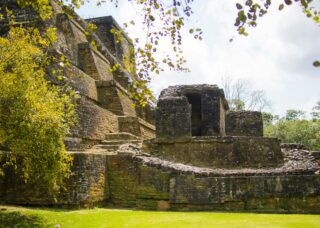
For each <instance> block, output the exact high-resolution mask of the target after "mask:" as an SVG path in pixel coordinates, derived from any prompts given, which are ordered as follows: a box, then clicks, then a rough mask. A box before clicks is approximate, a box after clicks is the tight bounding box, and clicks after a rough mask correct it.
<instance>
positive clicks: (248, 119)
mask: <svg viewBox="0 0 320 228" xmlns="http://www.w3.org/2000/svg"><path fill="white" fill-rule="evenodd" d="M226 134H227V135H228V136H256V137H262V136H263V122H262V114H261V112H255V111H228V112H227V113H226Z"/></svg>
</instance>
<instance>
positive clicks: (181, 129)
mask: <svg viewBox="0 0 320 228" xmlns="http://www.w3.org/2000/svg"><path fill="white" fill-rule="evenodd" d="M190 115H191V108H190V105H189V103H188V100H187V98H186V97H168V98H165V99H160V100H159V101H158V104H157V108H156V138H157V140H159V141H172V140H174V141H185V140H189V139H190V138H191V116H190Z"/></svg>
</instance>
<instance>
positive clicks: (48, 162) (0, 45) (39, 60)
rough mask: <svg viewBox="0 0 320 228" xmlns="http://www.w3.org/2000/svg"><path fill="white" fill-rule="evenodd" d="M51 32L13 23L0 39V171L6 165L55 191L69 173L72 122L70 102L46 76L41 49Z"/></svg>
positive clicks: (46, 61)
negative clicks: (67, 145) (68, 137)
mask: <svg viewBox="0 0 320 228" xmlns="http://www.w3.org/2000/svg"><path fill="white" fill-rule="evenodd" d="M54 39H55V35H54V31H51V30H50V29H49V30H48V31H47V32H46V33H45V35H44V34H42V35H41V34H40V31H39V30H38V29H35V28H32V29H25V28H22V27H16V26H11V28H10V31H9V33H8V34H7V36H5V37H0V75H1V77H0V144H1V145H2V147H4V149H5V150H9V151H10V153H2V154H1V157H0V160H1V164H2V165H1V166H0V174H3V171H5V169H7V168H11V169H14V170H15V171H16V173H17V174H18V175H19V176H21V177H22V178H23V180H25V181H26V182H29V183H30V184H39V185H41V186H45V187H47V188H48V190H49V191H51V192H57V191H58V190H59V189H60V187H61V186H62V185H63V181H64V179H65V178H66V177H67V176H68V173H69V164H70V162H71V159H70V157H69V156H68V155H67V153H66V150H65V146H64V142H63V139H64V137H65V136H66V135H67V134H68V132H69V129H70V127H71V126H72V125H73V124H74V123H75V120H76V119H75V112H74V105H73V102H72V99H73V98H72V96H70V93H66V91H63V90H64V89H65V87H64V86H59V87H58V86H55V85H53V84H52V83H50V81H48V80H47V79H46V75H47V73H46V70H47V66H48V65H49V64H50V63H51V58H50V56H48V55H47V54H46V53H45V51H46V50H47V49H48V48H49V46H50V44H51V42H54Z"/></svg>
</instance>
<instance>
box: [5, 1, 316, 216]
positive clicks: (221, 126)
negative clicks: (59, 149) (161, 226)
mask: <svg viewBox="0 0 320 228" xmlns="http://www.w3.org/2000/svg"><path fill="white" fill-rule="evenodd" d="M4 2H7V3H10V4H9V6H8V7H9V8H10V7H11V8H12V9H13V10H14V12H15V13H16V14H17V15H18V16H19V17H18V18H19V21H20V22H21V23H23V25H28V23H36V24H37V26H38V27H40V28H46V27H47V26H52V25H53V26H56V27H57V29H58V30H57V34H58V42H57V43H56V44H55V45H54V47H53V50H52V51H53V52H54V54H56V55H61V54H63V55H65V56H66V57H67V58H68V60H69V61H70V63H71V66H70V68H69V69H68V71H67V72H66V76H67V77H69V78H70V81H71V84H72V86H73V87H74V88H75V89H76V90H77V91H78V92H79V94H80V96H81V98H80V100H79V104H78V109H77V113H78V115H79V124H78V125H77V126H76V127H74V128H73V129H72V132H71V133H70V135H69V137H68V138H66V139H65V142H66V145H67V147H68V150H69V153H70V154H72V156H73V158H74V160H73V165H72V175H71V176H70V179H69V180H68V181H67V187H66V189H65V190H64V191H63V192H61V193H60V195H59V196H58V197H54V196H52V195H50V194H48V192H46V191H45V190H44V189H35V188H34V187H33V186H29V185H28V184H25V183H24V182H23V181H22V180H21V179H20V178H19V177H17V176H16V175H15V174H14V173H13V172H11V171H10V170H6V175H5V176H4V177H3V176H0V203H5V204H20V205H46V206H59V207H92V206H95V205H99V206H105V207H118V208H119V207H125V208H138V209H150V210H224V211H253V212H289V213H319V212H320V166H319V158H318V160H317V159H316V158H315V157H314V156H313V155H312V154H311V153H310V152H309V151H308V150H307V149H306V148H304V147H303V146H299V145H280V141H279V140H278V139H275V138H266V137H263V122H262V116H261V113H260V112H250V111H241V112H234V111H230V110H228V104H227V101H226V99H225V96H224V92H223V90H221V89H219V88H218V87H217V86H215V85H181V86H172V87H169V88H167V89H165V90H163V91H162V93H161V95H160V97H159V100H158V103H157V106H156V107H154V106H153V105H152V104H151V103H150V104H148V105H147V107H146V108H144V109H142V108H139V107H135V108H134V107H133V106H132V104H133V101H132V100H131V99H130V96H129V94H128V86H129V84H130V81H131V80H132V79H133V78H134V77H133V75H134V70H132V69H134V67H135V66H133V65H130V64H129V65H128V63H127V62H125V61H124V58H123V56H127V57H130V56H128V55H130V52H128V50H129V49H130V46H131V45H132V44H131V42H130V39H129V38H128V37H125V39H123V41H122V42H120V43H117V42H115V37H114V36H113V34H112V33H110V29H111V28H113V29H116V30H119V29H120V26H119V25H118V24H117V23H116V22H115V21H114V19H113V18H112V17H102V18H94V19H90V20H89V21H91V22H92V23H95V24H96V25H97V27H98V30H97V31H96V32H93V33H92V34H90V36H87V35H86V32H85V29H86V26H87V24H86V21H84V20H82V19H81V18H79V17H78V16H77V15H73V18H70V17H68V16H67V15H66V14H65V13H64V12H63V11H62V9H61V7H60V6H58V5H56V4H55V3H54V1H52V6H53V8H54V17H53V18H52V19H51V20H49V21H47V22H46V23H43V22H41V21H37V20H36V16H35V15H34V12H32V11H31V10H21V9H19V8H17V7H16V5H15V4H14V1H11V0H7V1H4ZM0 23H1V24H0V33H1V34H2V35H5V33H6V31H7V29H6V26H7V24H6V21H4V20H2V21H0ZM92 40H94V41H95V43H96V44H97V48H93V47H92V45H91V41H92ZM114 64H119V65H120V68H119V69H118V70H117V71H115V72H110V71H109V69H110V67H111V66H113V65H114ZM71 75H73V76H72V77H71Z"/></svg>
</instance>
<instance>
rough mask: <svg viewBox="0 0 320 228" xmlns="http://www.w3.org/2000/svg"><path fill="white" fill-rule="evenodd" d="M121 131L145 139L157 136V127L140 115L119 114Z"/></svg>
mask: <svg viewBox="0 0 320 228" xmlns="http://www.w3.org/2000/svg"><path fill="white" fill-rule="evenodd" d="M118 123H119V131H120V132H127V133H130V134H133V135H136V136H138V137H141V138H143V139H151V138H154V137H155V130H156V129H155V127H154V126H153V125H152V124H150V123H148V122H146V121H144V120H143V119H140V118H139V117H130V116H119V117H118Z"/></svg>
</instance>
